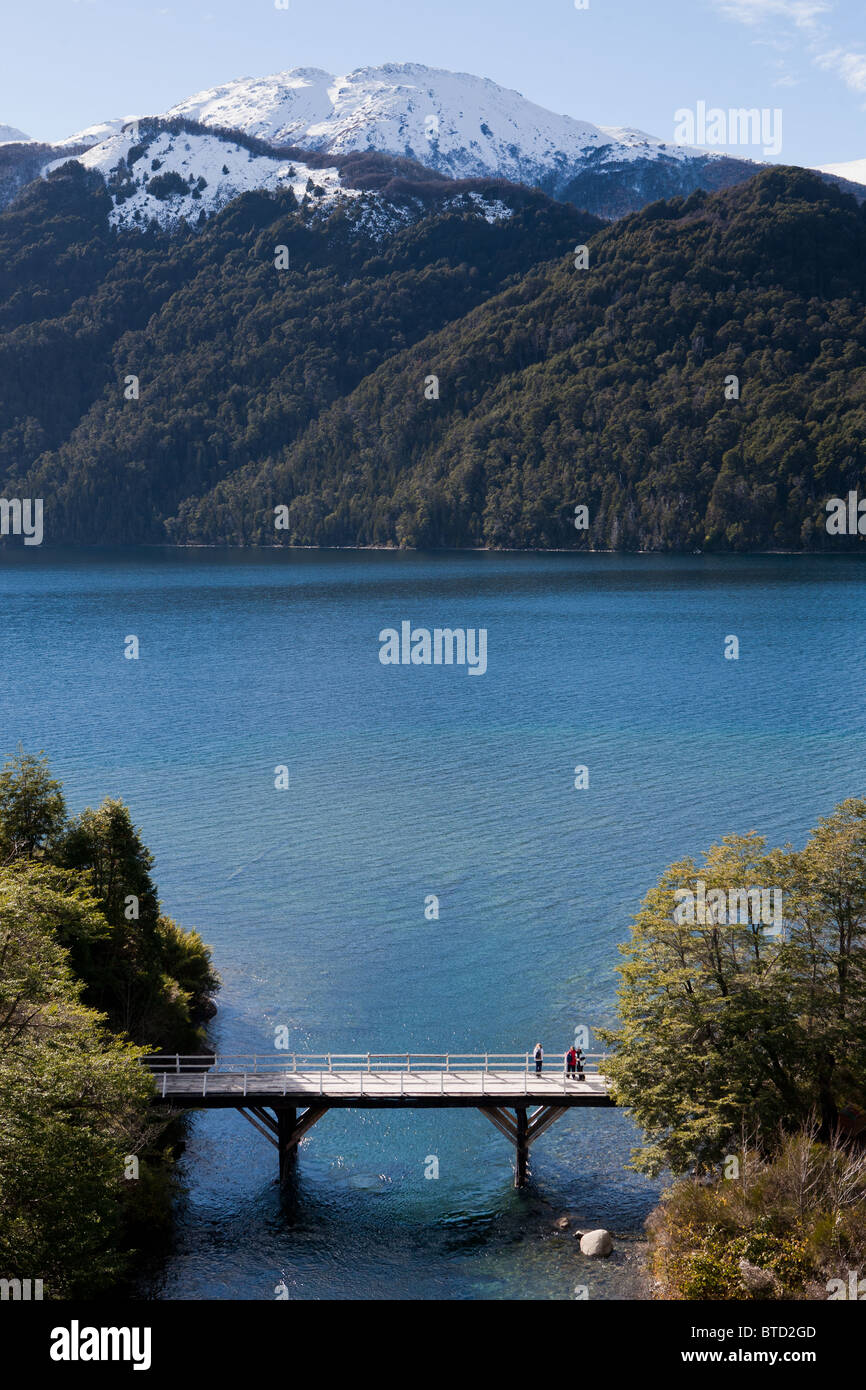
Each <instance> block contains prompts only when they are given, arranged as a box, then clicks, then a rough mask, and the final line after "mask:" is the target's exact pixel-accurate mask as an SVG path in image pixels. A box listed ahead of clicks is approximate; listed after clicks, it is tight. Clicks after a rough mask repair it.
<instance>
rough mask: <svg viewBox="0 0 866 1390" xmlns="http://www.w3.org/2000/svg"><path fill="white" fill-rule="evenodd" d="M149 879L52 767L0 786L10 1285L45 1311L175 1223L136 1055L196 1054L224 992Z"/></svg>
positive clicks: (117, 824) (107, 1285)
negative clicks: (70, 812)
mask: <svg viewBox="0 0 866 1390" xmlns="http://www.w3.org/2000/svg"><path fill="white" fill-rule="evenodd" d="M152 867H153V861H152V858H151V855H150V853H149V852H148V850H147V849H146V848H145V846H144V844H143V843H142V840H141V837H140V834H139V832H138V830H137V829H136V828H135V826H134V825H133V823H132V820H131V818H130V814H129V811H128V809H127V807H126V806H124V805H123V804H122V803H121V802H120V801H116V800H106V801H105V802H104V803H103V804H102V805H101V806H100V807H99V808H97V809H96V810H93V809H89V808H88V809H87V810H85V811H84V812H82V814H81V815H79V816H76V817H72V818H69V817H67V814H66V807H65V804H64V799H63V793H62V790H61V787H60V785H59V784H58V783H57V782H56V781H54V779H53V778H52V777H51V775H50V772H49V769H48V766H47V764H46V761H45V759H44V758H42V757H38V758H37V757H33V756H27V755H25V754H23V753H22V754H20V755H19V756H18V757H16V758H14V759H13V760H12V761H11V762H9V763H7V764H6V766H5V768H4V769H3V771H2V772H0V1273H2V1275H3V1277H5V1278H19V1279H28V1278H40V1279H42V1280H43V1284H44V1297H45V1298H52V1299H53V1298H64V1297H70V1296H90V1295H96V1294H99V1293H103V1292H106V1291H108V1290H110V1289H112V1288H115V1287H116V1286H117V1284H118V1281H122V1280H123V1278H124V1277H125V1276H126V1275H127V1274H128V1273H129V1271H130V1268H131V1260H132V1257H133V1255H134V1253H135V1250H136V1247H137V1246H140V1245H143V1244H149V1243H150V1241H151V1240H152V1237H153V1235H154V1233H155V1232H156V1231H158V1230H159V1229H160V1228H163V1229H164V1228H166V1227H167V1226H168V1223H169V1221H170V1213H171V1198H172V1192H173V1180H172V1145H171V1142H170V1141H169V1140H168V1139H167V1138H166V1135H165V1127H166V1121H165V1119H164V1118H162V1119H161V1118H160V1117H159V1116H158V1115H155V1114H154V1112H153V1111H152V1109H151V1104H150V1097H151V1094H152V1089H153V1083H152V1081H151V1080H150V1077H149V1076H148V1075H147V1073H146V1072H145V1070H144V1069H143V1068H142V1067H141V1065H140V1062H139V1059H140V1057H142V1056H143V1055H144V1054H145V1053H146V1052H148V1051H153V1050H154V1049H155V1048H156V1049H157V1050H158V1049H160V1048H165V1049H170V1050H172V1051H173V1050H175V1049H178V1050H180V1051H192V1050H197V1049H198V1048H199V1046H200V1043H201V1040H202V1032H201V1029H202V1023H203V1020H204V1019H205V1018H207V1017H208V1016H209V1014H210V1013H212V1011H213V1004H212V1003H211V995H212V994H213V993H214V992H215V991H216V989H217V988H218V981H217V978H216V976H215V975H214V973H213V970H212V968H211V964H210V953H209V951H208V949H207V947H206V946H205V945H204V943H203V942H202V940H201V938H200V937H199V936H198V934H197V933H196V932H193V931H183V930H182V929H181V928H180V927H179V926H177V924H176V923H174V922H173V921H172V920H171V919H170V918H169V917H166V916H165V915H164V914H163V913H162V912H161V910H160V905H159V901H158V898H157V894H156V888H155V886H154V883H153V879H152V877H151V869H152Z"/></svg>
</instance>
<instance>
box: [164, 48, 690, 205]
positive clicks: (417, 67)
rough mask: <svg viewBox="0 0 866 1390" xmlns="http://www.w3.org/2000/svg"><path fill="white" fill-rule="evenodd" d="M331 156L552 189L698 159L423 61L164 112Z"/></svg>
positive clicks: (241, 90)
mask: <svg viewBox="0 0 866 1390" xmlns="http://www.w3.org/2000/svg"><path fill="white" fill-rule="evenodd" d="M167 114H168V115H169V116H184V117H186V118H188V119H191V120H196V121H200V122H202V123H203V124H205V125H210V126H223V127H231V128H232V129H237V130H243V131H245V132H246V133H247V134H248V135H254V136H257V137H258V138H259V139H262V140H267V141H269V142H271V143H274V144H293V145H302V146H304V147H305V148H307V149H313V150H323V151H327V152H329V153H331V154H345V153H348V152H349V151H352V150H370V149H373V150H382V151H387V152H388V153H391V154H397V155H405V156H408V157H409V158H411V159H415V160H417V161H418V162H419V163H421V164H425V165H427V166H428V167H430V168H434V169H437V170H439V171H440V172H441V173H444V174H449V175H451V176H452V177H455V178H479V177H482V178H483V177H487V178H490V177H497V178H504V179H509V180H511V181H513V182H516V183H538V184H541V185H542V186H551V188H552V191H558V188H559V186H563V185H564V184H565V183H567V182H568V181H569V179H571V178H573V177H574V174H575V170H576V169H577V168H582V167H585V166H586V164H587V163H588V162H591V163H593V164H599V163H601V164H622V163H631V162H634V161H636V160H644V159H657V158H660V157H666V158H668V159H672V160H676V161H686V160H688V159H690V158H695V157H696V156H703V155H704V152H703V151H696V150H694V149H686V148H684V147H682V146H677V145H672V144H668V143H666V142H665V141H662V140H658V139H656V138H655V137H654V136H651V135H647V134H645V133H644V132H643V131H640V130H629V129H624V128H621V127H606V126H597V125H593V124H591V123H590V122H588V121H583V120H576V119H574V118H573V117H572V116H560V115H556V114H554V113H553V112H552V111H546V110H545V109H544V108H543V107H541V106H536V105H535V104H534V103H533V102H531V101H527V100H526V98H525V97H523V96H521V94H520V93H519V92H515V91H508V90H507V89H506V88H504V87H500V86H498V85H497V83H495V82H491V81H490V80H489V79H487V78H482V77H473V76H471V75H470V74H468V73H453V72H445V71H442V70H441V69H438V68H428V67H425V66H424V65H423V64H421V63H385V64H384V65H383V66H381V67H370V68H359V69H358V70H357V71H356V72H351V73H349V74H348V75H347V76H345V77H335V76H334V75H333V74H331V73H328V72H323V71H322V70H321V69H319V68H294V69H292V70H291V71H289V72H281V73H276V74H275V75H274V76H272V77H261V78H242V79H240V80H239V81H236V82H229V83H226V84H225V85H224V86H221V87H213V88H211V89H210V90H209V91H205V92H199V93H197V94H196V95H195V96H193V97H190V98H189V99H188V100H187V101H181V102H179V103H178V104H177V105H176V106H173V107H172V108H171V110H170V111H169V112H168V113H167Z"/></svg>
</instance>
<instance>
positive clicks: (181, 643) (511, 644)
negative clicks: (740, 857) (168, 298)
mask: <svg viewBox="0 0 866 1390" xmlns="http://www.w3.org/2000/svg"><path fill="white" fill-rule="evenodd" d="M0 588H2V609H0V612H2V619H0V634H2V644H3V662H2V667H0V671H2V674H0V714H2V722H0V728H2V731H3V744H2V749H0V752H2V754H3V756H4V757H7V756H9V755H10V754H12V753H13V752H14V750H15V748H16V746H17V744H18V743H19V742H20V743H22V744H23V745H24V747H25V749H26V750H28V751H33V750H38V749H40V748H44V749H45V751H46V752H47V753H48V755H49V757H50V760H51V764H52V768H53V770H54V773H55V775H57V776H58V777H60V778H61V780H62V781H63V783H64V785H65V790H66V794H67V801H68V805H69V809H70V810H71V811H78V810H80V809H81V808H82V807H83V806H85V805H87V804H96V803H98V802H99V801H101V800H102V798H103V797H105V796H107V795H112V796H120V797H122V798H123V799H124V800H126V801H127V802H128V803H129V805H130V806H131V808H132V812H133V816H134V819H135V821H136V823H137V824H138V825H139V826H140V827H141V830H142V833H143V837H144V839H145V842H146V843H147V844H148V845H149V846H150V848H151V849H152V850H153V852H154V854H155V856H156V868H155V876H156V879H157V882H158V885H159V889H160V896H161V899H162V903H163V907H164V910H165V911H166V912H168V913H169V914H170V915H171V916H173V917H174V918H176V919H177V920H178V921H180V922H181V923H182V924H184V925H185V926H196V927H198V928H199V929H200V931H201V932H202V934H203V935H204V937H205V939H206V940H207V941H208V942H209V943H210V944H211V946H212V948H213V952H214V957H215V962H216V965H217V968H218V969H219V970H220V972H221V974H222V977H223V982H224V987H223V991H222V994H221V996H220V1000H219V1003H220V1011H219V1015H218V1017H217V1019H216V1020H215V1022H214V1024H213V1028H212V1035H213V1039H214V1043H215V1046H216V1047H217V1049H218V1050H221V1051H224V1052H248V1053H254V1052H257V1053H262V1054H268V1055H270V1056H274V1055H279V1054H275V1052H274V1038H275V1029H276V1028H277V1027H279V1026H281V1025H285V1026H287V1027H288V1028H289V1029H290V1035H289V1036H290V1045H291V1047H292V1048H293V1049H295V1050H297V1051H299V1052H302V1051H310V1052H325V1051H328V1050H330V1051H333V1052H338V1051H345V1052H366V1051H368V1050H369V1051H382V1052H398V1051H405V1050H411V1051H415V1052H440V1051H441V1052H445V1051H450V1052H478V1051H480V1052H483V1051H490V1052H517V1051H520V1052H523V1051H525V1050H526V1049H527V1048H531V1047H532V1046H533V1045H534V1043H535V1042H536V1041H537V1040H538V1039H541V1041H542V1042H543V1043H544V1045H545V1048H546V1050H547V1053H548V1057H549V1058H550V1060H551V1062H552V1061H553V1059H554V1055H555V1054H556V1055H557V1061H558V1056H559V1055H561V1053H562V1052H564V1051H565V1049H566V1047H567V1046H568V1044H569V1042H570V1041H571V1039H572V1037H573V1035H574V1030H575V1028H576V1027H577V1026H580V1025H585V1026H588V1027H590V1028H592V1027H597V1026H598V1025H600V1024H604V1023H607V1022H610V1021H611V1020H612V1018H613V1013H614V1007H615V988H616V974H615V969H616V964H617V959H618V956H617V950H616V945H617V943H618V942H620V941H622V940H623V939H624V938H625V937H626V935H627V932H628V925H629V919H630V915H631V914H632V912H633V911H634V910H635V909H636V907H637V905H638V903H639V901H640V899H641V897H642V896H643V894H644V893H645V892H646V890H647V889H648V888H649V887H650V886H651V885H652V883H653V882H654V881H655V879H656V878H657V877H658V875H659V873H660V872H661V871H662V869H663V868H664V867H665V865H666V864H668V863H669V862H671V861H672V860H673V859H676V858H680V857H681V856H682V855H684V854H686V853H688V852H695V853H696V852H698V851H699V850H701V849H702V848H704V847H706V846H708V845H709V844H710V843H711V842H712V841H713V840H714V839H717V838H719V837H720V836H722V835H723V834H726V833H729V832H734V831H746V830H750V829H756V830H759V831H761V832H762V833H764V834H766V835H767V836H768V838H769V839H770V841H771V842H774V843H782V842H784V841H786V840H791V841H793V842H794V843H801V842H802V840H803V838H804V836H805V834H806V832H807V830H808V829H809V828H810V827H811V826H812V825H813V824H814V823H815V821H816V819H817V817H818V816H819V815H822V814H825V813H827V812H829V810H830V809H831V808H832V806H833V805H834V804H835V803H836V802H837V801H839V800H841V799H842V798H843V797H845V796H851V795H862V794H864V792H866V738H864V734H866V711H864V701H863V689H864V679H866V661H864V629H866V617H864V615H866V569H864V567H863V566H862V564H860V563H858V561H857V559H856V558H855V557H838V558H836V557H834V558H828V559H822V558H819V557H803V558H800V557H789V556H762V557H751V558H731V559H727V558H712V557H705V556H694V557H686V558H682V557H681V558H669V557H622V556H601V555H599V556H585V557H577V556H572V555H548V556H540V555H510V554H509V555H492V554H459V555H453V554H451V555H413V554H408V555H401V554H393V553H361V554H357V553H312V552H263V551H213V550H207V551H173V550H168V549H167V550H164V551H163V550H148V551H124V552H120V551H101V552H99V551H97V552H86V553H69V552H49V551H45V550H40V551H36V550H28V551H5V552H2V554H0ZM404 620H408V621H410V622H411V623H412V624H413V626H418V627H427V628H433V627H437V626H439V627H451V628H454V627H464V628H469V627H472V628H486V629H487V632H488V669H487V672H486V674H485V675H483V676H478V677H473V676H470V675H469V674H468V672H467V670H466V669H465V667H464V668H461V667H450V668H449V667H429V666H418V667H413V666H408V667H405V666H383V665H382V664H381V663H380V661H379V640H378V635H379V632H380V630H381V629H384V628H389V627H395V628H399V627H400V624H401V622H402V621H404ZM130 634H135V635H136V636H138V638H139V640H140V646H141V654H140V659H139V660H138V661H130V660H126V659H124V656H123V650H124V639H125V638H126V637H127V636H128V635H130ZM729 634H734V635H736V636H737V637H738V638H739V643H740V657H739V660H738V661H728V660H725V659H724V647H725V638H726V637H727V636H728V635H729ZM280 764H284V765H285V766H286V767H287V768H288V769H289V777H290V786H289V789H288V790H279V791H278V790H276V789H275V787H274V769H275V767H277V766H278V765H280ZM577 764H585V765H586V766H587V767H588V768H589V775H590V785H589V788H588V789H587V790H581V791H578V790H575V788H574V768H575V766H576V765H577ZM428 894H436V895H437V896H438V897H439V900H440V916H439V920H438V921H427V920H425V915H424V903H425V897H426V895H428ZM634 1138H635V1135H634V1131H633V1129H632V1127H631V1124H630V1121H629V1119H628V1117H627V1115H625V1114H623V1113H620V1112H617V1111H612V1112H602V1111H599V1112H592V1111H587V1112H585V1113H581V1112H579V1111H574V1112H572V1113H571V1115H569V1116H567V1117H566V1118H564V1119H563V1120H561V1121H559V1122H558V1123H557V1124H556V1125H555V1126H554V1127H553V1128H552V1129H551V1130H550V1131H548V1133H547V1134H546V1135H545V1136H544V1137H543V1138H541V1139H540V1140H539V1141H538V1142H537V1144H536V1145H535V1146H534V1147H533V1150H532V1159H533V1170H534V1171H533V1183H532V1186H531V1188H530V1189H529V1190H528V1191H526V1192H523V1193H518V1192H515V1191H514V1189H513V1186H512V1182H513V1178H512V1168H511V1153H512V1151H511V1147H510V1145H508V1144H507V1143H506V1141H505V1140H504V1139H503V1138H502V1137H501V1136H500V1135H499V1134H497V1133H496V1131H495V1130H494V1129H493V1127H492V1126H491V1125H490V1124H489V1123H488V1122H487V1121H486V1120H485V1119H484V1118H483V1117H482V1116H480V1115H478V1114H477V1113H476V1112H474V1111H471V1110H469V1111H435V1110H433V1111H415V1112H409V1113H407V1114H397V1113H394V1112H375V1111H367V1112H363V1111H354V1112H351V1111H350V1112H344V1113H342V1114H341V1113H339V1112H336V1113H332V1114H330V1115H327V1116H326V1117H325V1118H324V1119H323V1120H322V1121H321V1122H320V1123H319V1124H318V1125H317V1126H316V1127H315V1128H314V1130H313V1131H312V1132H311V1135H310V1137H309V1139H308V1140H306V1141H305V1142H304V1144H303V1146H302V1149H301V1154H300V1159H299V1164H298V1174H297V1182H296V1185H295V1187H294V1189H293V1190H291V1191H289V1192H288V1193H287V1194H286V1195H285V1196H283V1197H281V1195H280V1192H279V1189H278V1186H277V1182H276V1154H275V1151H274V1149H273V1148H272V1147H271V1145H269V1144H268V1143H266V1142H265V1140H264V1139H263V1138H261V1137H260V1136H259V1135H258V1134H257V1133H256V1132H255V1131H254V1130H253V1129H252V1128H251V1127H250V1126H249V1125H247V1124H246V1122H245V1121H244V1120H243V1119H242V1118H241V1117H239V1116H237V1115H235V1114H233V1113H231V1112H226V1113H224V1114H223V1113H219V1112H214V1113H207V1114H202V1115H197V1116H196V1117H195V1118H194V1119H193V1120H192V1121H191V1124H190V1133H189V1145H188V1149H187V1153H186V1155H185V1158H184V1161H183V1171H184V1174H185V1177H186V1181H187V1186H188V1192H187V1198H186V1200H185V1202H184V1204H183V1207H182V1210H181V1212H180V1213H179V1222H178V1232H177V1241H176V1248H175V1251H174V1253H173V1255H172V1257H171V1258H170V1260H169V1261H168V1263H167V1265H166V1266H165V1268H164V1269H162V1270H161V1271H160V1272H159V1273H158V1275H157V1276H156V1277H155V1279H154V1280H153V1281H152V1282H149V1283H148V1285H147V1288H146V1292H147V1294H148V1295H149V1296H153V1297H158V1298H172V1299H197V1298H225V1299H270V1298H273V1297H274V1291H275V1288H276V1286H277V1285H278V1284H280V1283H285V1284H286V1286H287V1287H288V1290H289V1295H290V1297H292V1298H298V1299H311V1298H347V1299H348V1298H387V1297H392V1298H407V1299H408V1298H412V1299H428V1298H450V1299H477V1298H536V1299H537V1298H555V1299H560V1298H563V1299H564V1298H571V1297H573V1296H574V1286H575V1285H576V1284H585V1285H587V1286H588V1288H589V1295H590V1297H591V1298H605V1297H623V1296H626V1295H628V1294H629V1293H631V1292H633V1291H634V1287H635V1283H634V1268H635V1265H634V1262H633V1261H632V1262H630V1261H629V1260H628V1259H627V1258H626V1256H627V1255H628V1253H629V1252H630V1251H633V1250H634V1243H635V1241H636V1240H638V1239H639V1237H640V1232H641V1226H642V1222H643V1220H644V1218H645V1216H646V1214H647V1212H648V1211H649V1210H650V1209H651V1208H652V1206H653V1205H654V1203H655V1200H656V1196H657V1191H658V1188H657V1185H655V1184H653V1183H650V1182H648V1181H646V1180H645V1179H643V1178H642V1177H639V1176H637V1175H635V1174H629V1173H626V1172H625V1171H624V1168H623V1164H624V1163H625V1162H626V1160H627V1158H628V1154H629V1148H630V1145H631V1144H632V1143H633V1142H634ZM430 1155H435V1156H436V1157H437V1158H438V1160H439V1178H438V1179H437V1180H429V1179H426V1178H425V1176H424V1173H425V1168H427V1167H428V1166H429V1165H428V1163H427V1160H428V1156H430ZM565 1211H568V1212H571V1213H572V1214H573V1215H574V1216H575V1218H576V1219H577V1220H578V1221H579V1222H580V1223H581V1224H582V1225H583V1226H584V1227H585V1228H586V1227H587V1226H589V1225H592V1226H595V1225H605V1226H608V1227H609V1228H611V1229H612V1230H613V1231H614V1233H615V1234H616V1235H618V1237H619V1239H618V1240H617V1254H616V1256H615V1257H614V1258H613V1259H612V1260H611V1261H608V1262H600V1261H586V1260H583V1259H582V1258H581V1257H580V1256H579V1255H578V1254H577V1253H576V1250H575V1242H574V1241H573V1240H572V1239H571V1237H570V1236H561V1235H554V1233H553V1230H552V1227H553V1221H554V1219H555V1217H556V1216H558V1215H559V1214H560V1213H562V1212H565Z"/></svg>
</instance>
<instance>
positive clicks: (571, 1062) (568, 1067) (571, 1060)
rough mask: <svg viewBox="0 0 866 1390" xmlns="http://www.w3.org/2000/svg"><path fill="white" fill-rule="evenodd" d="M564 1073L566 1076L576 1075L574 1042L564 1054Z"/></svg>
mask: <svg viewBox="0 0 866 1390" xmlns="http://www.w3.org/2000/svg"><path fill="white" fill-rule="evenodd" d="M565 1075H566V1078H568V1077H569V1076H576V1075H577V1053H576V1052H575V1050H574V1043H572V1044H571V1047H570V1048H569V1049H568V1051H567V1052H566V1054H565Z"/></svg>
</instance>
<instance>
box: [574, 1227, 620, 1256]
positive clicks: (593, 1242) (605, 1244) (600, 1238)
mask: <svg viewBox="0 0 866 1390" xmlns="http://www.w3.org/2000/svg"><path fill="white" fill-rule="evenodd" d="M612 1250H613V1241H612V1240H611V1236H610V1231H604V1230H599V1231H587V1233H586V1235H585V1236H581V1238H580V1253H581V1255H609V1254H610V1253H611V1251H612Z"/></svg>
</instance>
